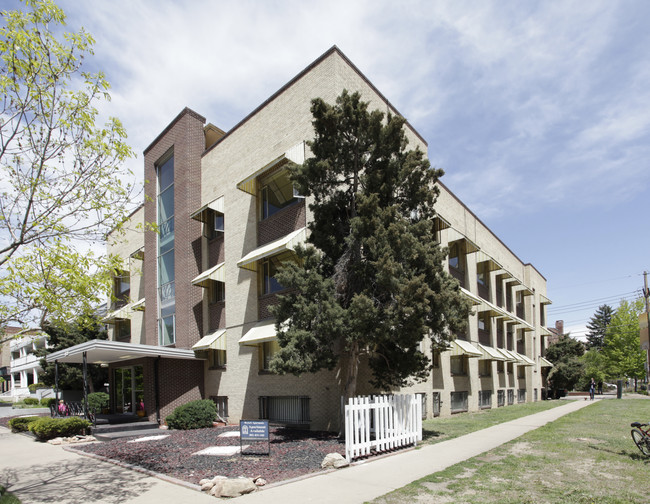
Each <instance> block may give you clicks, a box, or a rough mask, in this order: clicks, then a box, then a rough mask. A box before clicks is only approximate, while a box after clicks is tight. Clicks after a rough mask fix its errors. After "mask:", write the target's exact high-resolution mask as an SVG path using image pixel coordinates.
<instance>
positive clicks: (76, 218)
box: [0, 0, 133, 326]
mask: <svg viewBox="0 0 650 504" xmlns="http://www.w3.org/2000/svg"><path fill="white" fill-rule="evenodd" d="M25 5H26V8H24V9H18V10H13V11H3V12H2V13H1V16H2V25H1V26H0V91H1V93H2V96H1V97H0V100H1V102H0V180H1V181H2V182H1V183H0V291H2V301H0V303H1V306H0V326H2V325H6V324H7V323H9V322H14V323H19V324H26V323H36V324H37V325H38V323H39V322H40V321H41V320H43V319H44V316H46V317H53V318H56V319H58V320H66V319H70V318H71V316H72V315H73V314H74V313H75V310H76V308H77V307H78V303H74V304H73V305H63V304H62V303H60V301H61V299H60V297H59V296H58V292H59V291H57V295H56V296H52V295H51V294H50V291H49V290H48V287H47V286H46V284H45V283H40V284H39V282H40V279H39V278H38V276H31V279H28V278H26V277H23V278H20V279H18V280H17V279H15V278H14V277H13V275H14V274H15V273H16V271H18V269H19V265H20V264H25V262H26V261H28V260H29V261H32V262H33V263H34V264H35V265H37V266H38V267H39V268H40V269H41V270H43V271H44V272H45V271H48V270H52V271H61V270H63V269H64V268H65V267H67V266H66V265H65V264H57V263H56V261H57V260H58V259H60V258H65V257H66V256H68V257H69V258H70V257H73V256H74V254H75V252H74V247H75V241H76V240H84V241H87V242H90V243H96V242H97V241H100V240H103V239H104V236H105V235H106V233H107V232H108V231H109V230H111V229H114V230H119V228H120V226H122V225H123V223H124V221H125V217H126V216H127V215H128V211H129V208H128V204H129V201H130V200H131V196H132V191H133V187H132V186H131V185H130V184H128V183H125V182H124V181H125V180H128V179H129V178H130V177H129V175H130V173H129V172H128V171H126V170H125V169H124V168H123V167H122V164H123V162H124V161H125V160H126V159H127V158H129V157H131V156H132V155H133V154H132V150H131V149H130V148H129V147H128V145H127V144H126V143H125V138H126V133H125V130H124V128H123V126H122V124H121V123H120V121H119V120H118V119H116V118H112V117H111V118H108V119H107V120H106V122H105V124H103V125H97V124H96V123H97V122H98V121H99V112H98V108H97V107H98V106H99V105H101V104H103V103H105V102H106V101H107V100H109V99H110V95H109V93H108V90H109V83H108V81H107V80H106V78H105V76H104V74H103V73H101V72H98V73H89V72H87V71H85V70H84V66H83V65H84V62H85V60H86V58H87V57H88V56H90V55H92V54H93V50H92V46H93V43H94V41H93V38H92V37H91V36H90V35H89V34H88V33H86V32H85V31H84V30H83V29H81V30H80V31H79V32H77V33H70V32H66V33H64V32H63V30H64V27H65V14H64V12H63V11H62V10H61V9H60V8H59V7H57V6H56V5H55V4H54V3H53V2H52V1H51V0H42V1H36V0H25ZM51 249H54V250H55V252H50V250H51ZM66 249H67V253H66ZM88 261H89V262H88V264H87V265H84V268H83V269H82V268H79V270H80V271H83V272H85V273H88V274H94V273H96V272H97V271H100V270H102V269H105V268H106V266H107V264H108V261H106V260H105V259H104V258H100V257H99V256H89V258H88ZM68 262H69V261H68ZM86 266H87V267H86ZM97 278H104V279H105V278H106V275H99V277H96V279H97ZM16 281H19V282H22V285H23V286H24V288H21V289H19V290H18V291H15V292H16V296H14V295H13V294H12V293H13V292H14V291H13V290H12V289H11V287H10V286H11V285H12V282H16ZM81 281H82V282H85V281H86V279H82V280H81ZM74 282H75V279H73V278H71V279H70V284H71V285H70V287H71V290H72V291H75V290H81V291H83V290H84V289H85V288H84V286H75V285H72V284H73V283H74ZM103 287H104V288H106V287H107V284H104V285H103ZM86 308H87V307H86ZM35 312H36V315H34V313H35ZM27 314H31V315H34V317H35V320H30V319H29V316H28V315H27Z"/></svg>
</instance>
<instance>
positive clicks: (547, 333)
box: [539, 326, 551, 336]
mask: <svg viewBox="0 0 650 504" xmlns="http://www.w3.org/2000/svg"><path fill="white" fill-rule="evenodd" d="M539 332H540V333H541V334H542V336H550V335H551V331H549V330H548V329H546V327H544V326H539Z"/></svg>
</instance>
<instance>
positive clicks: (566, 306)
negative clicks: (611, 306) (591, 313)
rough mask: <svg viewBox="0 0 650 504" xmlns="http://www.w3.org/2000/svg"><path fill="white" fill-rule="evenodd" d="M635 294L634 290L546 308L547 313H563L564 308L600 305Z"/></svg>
mask: <svg viewBox="0 0 650 504" xmlns="http://www.w3.org/2000/svg"><path fill="white" fill-rule="evenodd" d="M636 292H637V291H636V290H633V291H631V292H624V293H623V294H617V295H614V296H607V297H603V298H595V299H590V300H588V301H580V302H578V303H570V304H566V305H559V306H552V307H549V308H548V310H547V312H553V311H564V309H565V308H572V307H577V306H580V305H586V304H594V303H600V302H603V301H608V300H612V299H621V298H624V297H627V296H630V295H631V294H635V293H636Z"/></svg>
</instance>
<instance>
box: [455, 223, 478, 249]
mask: <svg viewBox="0 0 650 504" xmlns="http://www.w3.org/2000/svg"><path fill="white" fill-rule="evenodd" d="M460 240H462V241H464V242H465V252H466V253H467V254H471V253H472V252H476V251H477V250H480V249H481V247H479V246H478V245H477V244H476V243H474V242H473V241H472V240H470V239H469V238H467V236H465V235H464V234H463V233H461V232H460V231H457V230H456V229H454V228H452V227H450V228H449V229H447V243H451V242H455V241H460Z"/></svg>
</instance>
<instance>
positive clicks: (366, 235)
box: [271, 91, 470, 397]
mask: <svg viewBox="0 0 650 504" xmlns="http://www.w3.org/2000/svg"><path fill="white" fill-rule="evenodd" d="M311 112H312V115H313V118H314V120H313V127H314V133H315V137H314V140H313V141H311V142H309V147H310V148H311V152H312V153H313V157H310V158H308V159H307V160H306V161H305V162H304V164H302V165H291V166H290V168H289V169H290V171H291V174H292V180H293V181H294V184H295V186H296V188H297V189H298V191H299V192H300V194H302V195H305V196H311V197H312V198H313V202H311V203H310V206H309V208H310V209H311V211H312V212H313V220H312V221H311V222H310V223H309V230H310V235H309V238H308V245H307V246H306V247H304V248H302V247H300V248H298V250H297V254H298V261H297V262H286V263H285V265H284V267H283V268H281V269H280V272H279V273H278V274H277V275H276V279H277V280H278V281H279V282H280V284H281V285H282V286H284V287H285V288H286V289H287V291H286V293H284V294H283V295H281V296H278V297H279V300H280V301H279V304H278V305H277V306H275V307H274V315H275V316H276V320H277V324H276V329H277V331H278V343H279V346H280V349H279V351H278V352H277V353H276V354H275V356H274V358H273V359H272V361H271V369H272V370H273V371H274V372H277V373H294V374H296V375H300V374H302V373H306V372H315V371H318V370H321V369H330V370H331V369H334V368H335V367H336V366H338V365H340V366H341V370H342V376H343V386H344V395H345V396H346V397H352V396H354V395H355V393H356V388H357V377H358V374H359V365H360V361H361V359H362V358H366V359H367V363H368V366H369V368H370V370H371V372H372V379H371V382H372V384H373V385H374V386H375V387H377V388H380V389H384V390H387V389H390V388H393V387H400V386H404V385H406V384H408V383H410V382H412V381H419V380H423V379H425V378H426V377H427V376H428V372H429V369H430V365H431V359H430V356H429V355H425V353H423V352H422V351H421V345H420V343H421V342H422V341H423V339H425V338H429V339H430V340H431V342H432V345H433V348H437V349H439V350H440V349H444V348H446V347H447V345H448V341H449V340H450V339H452V338H453V337H454V333H455V332H457V331H461V330H464V327H465V324H466V320H467V316H468V314H469V313H470V305H469V303H468V302H467V301H466V300H465V299H464V298H463V296H462V295H461V293H460V289H459V285H458V283H457V281H456V280H455V279H453V278H452V277H451V276H450V275H449V274H448V273H446V271H445V270H444V268H443V262H444V260H445V257H446V253H447V251H446V249H444V248H442V247H440V245H439V244H438V241H437V239H436V231H435V228H434V217H435V215H436V214H435V211H434V203H435V201H436V198H437V195H438V189H437V188H436V186H435V182H436V181H437V180H438V178H439V177H440V176H442V174H443V172H442V170H439V169H434V168H432V167H431V166H430V164H429V161H428V160H427V159H426V156H425V155H424V153H423V152H422V151H421V150H419V149H415V150H406V147H407V139H406V135H405V132H404V122H405V121H404V119H403V118H402V117H399V116H394V115H392V114H388V115H387V116H385V115H384V114H383V113H382V112H380V111H372V112H370V111H368V103H365V102H363V101H362V100H361V98H360V95H359V94H358V93H354V94H349V93H348V92H347V91H344V92H343V93H342V94H341V95H340V96H339V97H338V98H337V99H336V103H335V104H334V105H330V104H328V103H325V102H324V101H323V100H322V99H318V98H317V99H314V100H313V101H312V106H311Z"/></svg>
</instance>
